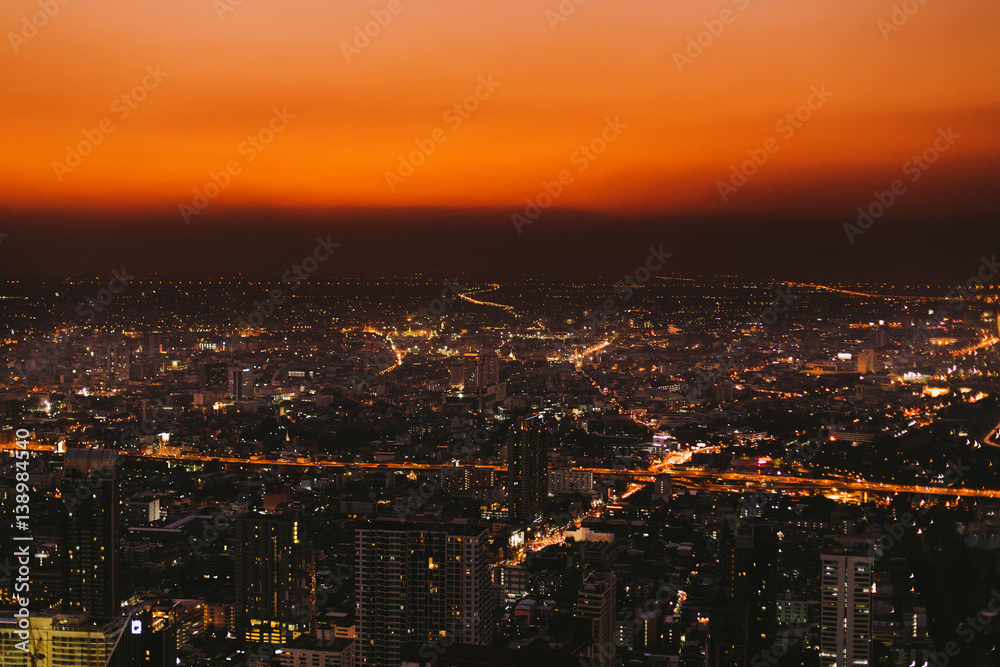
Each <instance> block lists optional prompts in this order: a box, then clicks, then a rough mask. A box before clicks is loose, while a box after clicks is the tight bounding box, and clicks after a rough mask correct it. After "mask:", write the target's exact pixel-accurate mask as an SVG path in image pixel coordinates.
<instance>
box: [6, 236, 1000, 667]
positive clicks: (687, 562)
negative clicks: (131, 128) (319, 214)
mask: <svg viewBox="0 0 1000 667" xmlns="http://www.w3.org/2000/svg"><path fill="white" fill-rule="evenodd" d="M319 241H320V242H321V241H322V239H319ZM320 247H321V244H318V245H317V248H320ZM657 251H658V249H657V248H652V247H651V248H650V258H649V259H648V260H647V262H646V263H645V264H643V265H641V266H639V267H638V268H637V269H636V270H635V271H634V272H633V273H632V274H631V275H628V276H624V277H623V278H622V279H621V280H618V281H617V282H616V281H615V280H610V281H601V280H577V281H555V280H548V279H541V278H530V279H528V278H526V279H522V280H506V281H503V282H493V283H490V282H481V281H475V280H471V279H466V278H464V277H462V276H453V277H450V278H445V277H433V276H414V277H408V278H384V279H353V280H347V279H344V280H327V279H320V278H319V276H310V275H309V271H308V263H306V262H303V265H304V266H305V269H304V270H302V271H292V272H291V274H290V275H285V276H284V277H276V278H275V279H274V280H273V281H271V282H268V281H266V280H258V279H247V278H241V277H239V276H232V277H229V278H220V279H215V280H191V279H170V278H165V277H157V276H140V275H131V274H130V273H129V272H128V270H126V269H125V268H122V269H118V270H116V271H115V272H113V273H110V274H108V275H106V276H102V277H100V278H84V277H78V278H72V279H62V280H49V281H42V280H36V281H10V282H8V283H6V284H4V285H3V304H2V305H3V310H4V322H5V323H6V324H5V327H4V328H5V331H4V332H3V335H4V339H3V355H4V356H3V366H2V368H0V372H2V374H3V380H2V385H3V390H2V394H0V418H2V422H0V424H2V426H0V444H2V447H3V449H4V450H5V453H4V454H3V455H2V470H3V475H2V479H3V483H2V484H0V503H2V511H3V514H4V520H3V522H2V530H3V532H4V535H3V543H4V544H5V545H14V546H15V548H13V549H7V548H6V547H5V549H4V551H3V552H2V556H3V562H2V563H0V566H2V570H0V576H2V579H0V604H2V605H3V607H2V608H3V613H2V615H0V655H2V657H0V665H2V666H3V667H7V666H9V665H18V666H20V665H52V666H55V665H140V664H141V665H161V666H166V665H191V666H211V665H234V666H239V667H243V666H244V665H245V666H247V667H251V666H253V667H256V666H264V665H268V666H274V667H277V666H279V665H280V666H283V667H300V666H301V667H307V666H308V667H386V666H396V665H400V666H404V667H429V666H430V665H433V664H437V665H439V666H440V667H471V666H472V665H490V666H493V665H496V666H502V665H534V664H539V665H541V664H546V665H567V666H568V665H589V666H592V667H605V666H622V667H625V666H635V667H639V666H647V665H648V666H650V667H686V666H693V665H698V666H702V665H707V666H709V667H715V666H723V665H749V666H752V667H763V666H765V665H810V666H812V665H815V666H823V667H826V666H828V665H873V666H875V665H902V666H921V665H942V664H948V661H950V660H952V659H953V656H960V658H957V659H956V662H955V663H954V664H962V665H994V664H996V663H995V660H996V656H997V655H1000V648H998V641H1000V639H998V630H1000V622H997V619H996V616H997V611H1000V593H998V592H997V591H998V589H1000V477H998V475H997V472H998V470H997V466H996V465H995V464H994V461H995V460H996V459H997V451H998V450H996V449H995V448H996V447H1000V442H998V440H1000V434H998V433H997V429H998V428H1000V404H998V401H997V383H998V379H1000V378H998V372H1000V364H998V357H997V347H996V344H997V342H998V341H1000V331H998V319H997V308H998V300H997V294H996V291H995V289H993V288H991V287H989V286H988V284H987V287H985V288H984V287H983V286H982V283H983V281H981V280H980V281H978V282H977V281H972V280H970V281H968V282H967V283H966V284H962V285H957V286H956V285H947V284H923V285H903V284H896V285H890V284H833V283H831V284H817V283H799V282H785V283H779V282H767V281H747V280H741V279H739V278H737V277H735V276H714V277H699V276H674V275H669V272H667V271H666V270H665V269H662V270H659V272H657V271H658V268H657V266H656V264H657V263H660V264H662V262H660V261H659V259H657ZM659 252H660V253H661V255H660V257H661V258H662V256H663V255H662V247H660V248H659ZM314 256H317V257H318V255H314ZM983 261H984V262H988V260H987V259H986V258H983ZM984 266H986V267H987V269H988V268H989V264H988V263H987V264H984ZM296 268H298V267H296ZM977 272H979V273H978V275H980V276H981V275H983V274H982V271H980V269H979V267H976V266H970V275H977ZM28 534H30V542H29V541H18V540H19V539H23V537H24V536H25V535H28ZM22 545H27V546H22ZM28 546H30V549H28ZM29 554H30V555H29ZM19 648H20V649H21V650H18V649H19ZM24 649H27V650H24Z"/></svg>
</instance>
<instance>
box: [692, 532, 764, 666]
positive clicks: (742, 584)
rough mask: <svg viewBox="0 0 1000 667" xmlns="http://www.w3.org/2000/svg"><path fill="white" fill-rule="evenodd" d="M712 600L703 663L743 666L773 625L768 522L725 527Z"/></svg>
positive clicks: (757, 652) (758, 650)
mask: <svg viewBox="0 0 1000 667" xmlns="http://www.w3.org/2000/svg"><path fill="white" fill-rule="evenodd" d="M719 560H720V563H719V564H720V566H721V572H722V576H721V578H720V581H719V582H718V589H717V591H716V600H715V603H714V604H713V605H712V611H711V615H710V618H711V626H710V641H709V654H708V665H709V667H743V666H744V665H750V664H753V662H752V661H753V659H754V658H755V657H757V656H759V655H761V653H762V652H763V651H766V650H767V649H769V648H771V647H773V645H774V642H775V639H776V636H777V631H778V603H777V593H776V586H777V583H778V582H777V564H778V536H777V530H776V529H775V527H774V526H773V524H770V523H766V522H753V523H748V524H744V525H739V526H735V527H733V528H732V529H727V530H726V533H725V535H724V536H723V539H722V543H721V545H720V549H719Z"/></svg>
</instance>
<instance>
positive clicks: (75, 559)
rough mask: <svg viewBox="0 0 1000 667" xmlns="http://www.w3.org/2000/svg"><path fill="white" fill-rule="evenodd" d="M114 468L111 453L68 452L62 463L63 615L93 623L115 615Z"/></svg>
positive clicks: (115, 459) (117, 610) (117, 612)
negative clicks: (82, 617) (79, 616)
mask: <svg viewBox="0 0 1000 667" xmlns="http://www.w3.org/2000/svg"><path fill="white" fill-rule="evenodd" d="M117 467H118V453H117V452H112V451H105V450H95V449H73V450H70V451H68V452H66V456H65V458H64V459H63V479H62V484H61V485H60V493H61V495H62V500H63V504H64V505H65V506H66V511H67V514H68V517H67V520H66V523H65V525H64V526H63V540H64V542H63V544H64V545H65V549H64V552H65V554H66V556H65V558H64V562H63V591H64V592H63V607H62V610H63V612H64V613H67V614H86V615H88V616H90V617H91V618H94V619H109V618H116V617H118V616H119V615H120V613H121V606H120V603H121V600H120V599H119V591H118V560H119V543H118V537H119V535H118V520H119V504H120V502H119V497H118V471H117Z"/></svg>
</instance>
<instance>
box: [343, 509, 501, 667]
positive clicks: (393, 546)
mask: <svg viewBox="0 0 1000 667" xmlns="http://www.w3.org/2000/svg"><path fill="white" fill-rule="evenodd" d="M356 544H357V569H356V572H355V576H356V579H357V602H358V618H357V622H358V663H357V664H358V665H359V666H360V667H383V666H385V665H398V664H399V650H400V647H402V646H403V645H405V644H407V643H409V642H418V643H424V642H429V641H442V640H445V641H446V642H447V643H445V644H444V645H445V646H447V645H450V644H451V643H452V642H458V643H465V644H488V643H489V642H490V641H491V640H492V632H493V621H492V609H493V607H492V604H493V602H492V596H491V583H490V572H489V558H488V554H487V547H488V538H487V533H486V530H485V528H483V527H482V526H480V525H478V524H476V523H474V522H471V521H469V520H467V519H455V520H453V521H451V522H445V523H442V522H434V521H414V520H412V519H396V518H389V519H379V520H376V521H373V522H371V523H369V524H366V525H365V526H364V527H362V528H359V529H358V531H357V534H356ZM446 638H447V639H446Z"/></svg>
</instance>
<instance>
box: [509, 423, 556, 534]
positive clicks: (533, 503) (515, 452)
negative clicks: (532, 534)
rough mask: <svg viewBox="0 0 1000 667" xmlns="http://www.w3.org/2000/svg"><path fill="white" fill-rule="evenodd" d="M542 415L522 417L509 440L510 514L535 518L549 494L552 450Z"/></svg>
mask: <svg viewBox="0 0 1000 667" xmlns="http://www.w3.org/2000/svg"><path fill="white" fill-rule="evenodd" d="M545 441H546V437H545V428H544V425H543V423H542V419H541V417H529V418H527V419H519V420H518V421H517V423H516V424H515V425H514V428H513V429H511V432H510V435H509V436H508V440H507V514H508V516H509V517H510V519H511V520H512V521H534V520H535V519H536V518H537V517H538V515H539V514H540V513H541V511H542V504H543V502H544V500H545V497H546V496H547V495H548V480H547V472H548V454H547V452H546V448H545Z"/></svg>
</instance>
